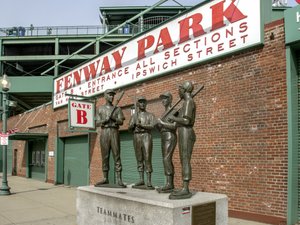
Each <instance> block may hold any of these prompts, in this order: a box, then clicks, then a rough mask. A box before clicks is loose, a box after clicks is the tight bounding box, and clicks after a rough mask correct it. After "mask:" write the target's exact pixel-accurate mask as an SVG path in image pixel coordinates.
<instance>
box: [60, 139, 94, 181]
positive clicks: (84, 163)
mask: <svg viewBox="0 0 300 225" xmlns="http://www.w3.org/2000/svg"><path fill="white" fill-rule="evenodd" d="M64 145H65V146H64V184H65V185H70V186H84V185H88V184H89V143H88V136H87V135H85V136H76V137H69V138H66V139H65V140H64Z"/></svg>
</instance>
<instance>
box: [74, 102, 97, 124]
mask: <svg viewBox="0 0 300 225" xmlns="http://www.w3.org/2000/svg"><path fill="white" fill-rule="evenodd" d="M94 116H95V106H94V103H92V102H88V101H81V100H73V99H70V100H69V121H70V123H69V124H70V127H85V128H95V120H94Z"/></svg>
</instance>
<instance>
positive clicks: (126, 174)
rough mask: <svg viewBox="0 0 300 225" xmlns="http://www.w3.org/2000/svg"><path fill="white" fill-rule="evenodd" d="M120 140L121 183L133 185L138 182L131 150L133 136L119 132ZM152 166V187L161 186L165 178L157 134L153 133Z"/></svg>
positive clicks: (134, 159) (132, 150) (135, 164)
mask: <svg viewBox="0 0 300 225" xmlns="http://www.w3.org/2000/svg"><path fill="white" fill-rule="evenodd" d="M120 138H121V160H122V168H123V172H122V176H123V182H124V183H126V184H133V183H136V182H137V181H138V180H139V173H138V171H137V163H136V158H135V153H134V148H133V134H132V133H129V132H121V133H120ZM152 166H153V173H152V184H153V185H154V186H162V185H163V184H164V182H165V176H164V168H163V161H162V153H161V139H160V134H159V132H153V152H152Z"/></svg>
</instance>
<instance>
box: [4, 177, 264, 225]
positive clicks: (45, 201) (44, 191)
mask: <svg viewBox="0 0 300 225" xmlns="http://www.w3.org/2000/svg"><path fill="white" fill-rule="evenodd" d="M0 177H1V179H2V174H0ZM8 185H9V186H10V187H11V193H12V194H11V195H9V196H0V225H76V188H74V187H67V186H64V185H53V184H49V183H45V182H42V181H37V180H33V179H26V178H23V177H17V176H8ZM87 225H92V224H87ZM229 225H266V224H263V223H257V222H252V221H246V220H240V219H235V218H229Z"/></svg>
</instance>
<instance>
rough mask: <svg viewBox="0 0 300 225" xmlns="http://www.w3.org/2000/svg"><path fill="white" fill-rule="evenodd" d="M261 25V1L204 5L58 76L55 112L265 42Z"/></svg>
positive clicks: (221, 0)
mask: <svg viewBox="0 0 300 225" xmlns="http://www.w3.org/2000/svg"><path fill="white" fill-rule="evenodd" d="M261 23H262V22H261V0H251V1H249V0H239V1H235V0H214V1H208V2H207V3H206V4H199V5H197V6H195V7H193V8H191V9H190V10H188V11H187V12H186V13H183V14H181V15H179V16H177V17H176V18H175V19H172V20H171V21H169V22H167V23H163V24H162V25H160V26H158V27H156V28H155V29H153V30H151V31H149V32H146V33H142V34H141V35H138V36H136V37H134V38H132V39H131V40H130V41H129V42H127V43H125V44H122V45H120V46H118V47H116V48H114V49H113V50H111V51H109V52H107V53H106V54H104V55H101V56H99V57H97V58H95V59H93V60H91V61H90V62H88V63H86V64H83V65H81V66H80V67H78V68H76V69H74V70H72V71H70V72H68V73H67V74H64V75H63V76H61V77H58V78H56V79H55V80H54V85H53V86H54V91H53V108H57V107H60V106H63V105H66V104H67V103H68V98H69V97H68V96H67V95H66V94H72V95H79V96H94V95H98V94H101V93H103V92H104V91H105V90H106V89H109V88H111V89H116V88H120V87H123V86H127V85H130V84H133V83H136V82H141V81H143V80H145V79H153V78H156V77H158V76H160V75H162V74H165V73H170V72H171V71H175V70H178V69H181V68H184V67H190V66H192V65H194V64H198V63H201V62H204V61H207V60H211V59H213V58H216V57H220V56H221V55H225V54H229V53H233V52H235V51H238V50H241V49H245V48H248V47H252V46H254V45H256V44H260V43H262V24H261Z"/></svg>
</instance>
